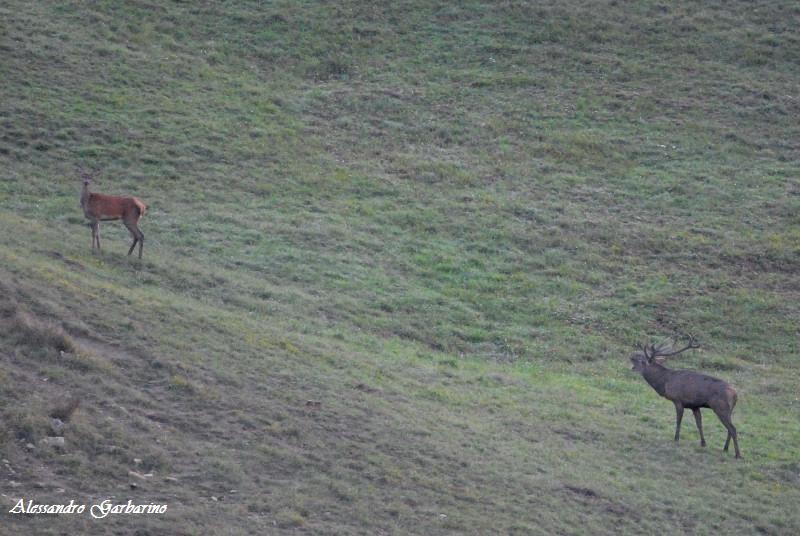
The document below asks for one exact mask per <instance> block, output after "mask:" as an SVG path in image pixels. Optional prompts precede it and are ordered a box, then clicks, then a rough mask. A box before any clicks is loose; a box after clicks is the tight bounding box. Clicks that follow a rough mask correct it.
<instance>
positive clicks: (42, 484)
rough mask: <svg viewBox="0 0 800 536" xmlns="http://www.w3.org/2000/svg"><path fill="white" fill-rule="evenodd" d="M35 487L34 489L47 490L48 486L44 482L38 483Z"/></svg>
mask: <svg viewBox="0 0 800 536" xmlns="http://www.w3.org/2000/svg"><path fill="white" fill-rule="evenodd" d="M33 487H34V488H39V489H41V488H46V487H47V485H46V484H45V483H44V482H36V483H35V484H34V485H33Z"/></svg>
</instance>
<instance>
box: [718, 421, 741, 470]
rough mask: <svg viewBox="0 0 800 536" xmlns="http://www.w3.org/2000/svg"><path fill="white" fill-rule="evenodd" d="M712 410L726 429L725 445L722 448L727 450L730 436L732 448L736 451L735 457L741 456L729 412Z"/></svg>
mask: <svg viewBox="0 0 800 536" xmlns="http://www.w3.org/2000/svg"><path fill="white" fill-rule="evenodd" d="M714 412H715V413H716V414H717V417H719V420H720V421H722V424H723V426H725V428H726V429H727V430H728V438H727V439H726V440H725V446H724V447H723V449H722V450H723V451H724V452H728V445H729V444H730V441H731V438H733V450H734V451H735V452H736V457H737V458H741V457H742V453H741V452H740V451H739V439H738V435H737V433H736V427H735V426H734V425H733V423H732V422H731V415H730V413H725V412H722V411H717V410H714Z"/></svg>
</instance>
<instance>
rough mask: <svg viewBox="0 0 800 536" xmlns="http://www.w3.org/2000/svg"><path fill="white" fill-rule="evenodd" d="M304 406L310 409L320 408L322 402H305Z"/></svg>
mask: <svg viewBox="0 0 800 536" xmlns="http://www.w3.org/2000/svg"><path fill="white" fill-rule="evenodd" d="M306 406H309V407H312V408H318V407H320V406H322V402H320V401H319V400H306Z"/></svg>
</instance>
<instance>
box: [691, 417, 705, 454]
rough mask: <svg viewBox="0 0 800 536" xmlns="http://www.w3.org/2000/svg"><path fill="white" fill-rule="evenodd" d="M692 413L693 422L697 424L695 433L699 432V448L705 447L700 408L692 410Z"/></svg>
mask: <svg viewBox="0 0 800 536" xmlns="http://www.w3.org/2000/svg"><path fill="white" fill-rule="evenodd" d="M692 413H694V422H695V423H696V424H697V431H698V432H700V446H701V447H705V446H706V438H705V437H703V416H702V415H701V414H700V408H692Z"/></svg>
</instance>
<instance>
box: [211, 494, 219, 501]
mask: <svg viewBox="0 0 800 536" xmlns="http://www.w3.org/2000/svg"><path fill="white" fill-rule="evenodd" d="M211 500H212V501H214V502H217V501H218V500H219V499H218V498H216V497H214V496H213V495H212V496H211Z"/></svg>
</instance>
